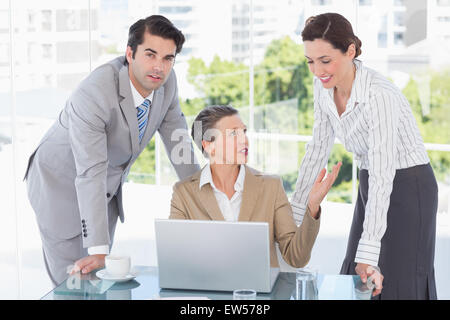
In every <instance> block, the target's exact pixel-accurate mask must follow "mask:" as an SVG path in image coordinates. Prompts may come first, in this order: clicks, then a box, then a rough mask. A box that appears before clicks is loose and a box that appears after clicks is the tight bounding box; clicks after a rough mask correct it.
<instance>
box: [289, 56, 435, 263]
mask: <svg viewBox="0 0 450 320" xmlns="http://www.w3.org/2000/svg"><path fill="white" fill-rule="evenodd" d="M355 65H356V74H355V80H354V82H353V86H352V91H351V95H350V98H349V100H348V102H347V105H346V108H345V112H344V113H342V114H341V116H340V117H339V114H338V113H337V109H336V104H335V102H334V98H333V95H334V88H331V89H325V88H324V87H323V85H322V83H321V82H320V80H319V79H318V78H317V77H314V127H313V138H312V140H311V141H310V142H309V143H308V144H307V145H306V154H305V156H304V158H303V160H302V163H301V165H300V169H299V175H298V179H297V184H296V188H295V192H294V194H293V195H292V199H291V205H292V209H293V213H294V219H295V220H296V222H297V223H301V221H302V219H303V215H304V212H305V208H306V204H307V201H308V196H309V193H310V191H311V188H312V186H313V184H314V181H315V179H316V178H317V176H318V174H319V172H320V170H321V169H322V168H324V167H325V166H326V165H327V162H328V158H329V155H330V152H331V149H332V148H333V144H334V140H335V137H336V138H338V139H339V140H340V141H341V142H342V144H343V145H344V147H345V149H346V150H347V151H349V152H352V153H353V155H354V159H355V160H356V162H357V165H358V167H359V168H360V169H367V170H368V171H369V191H368V199H367V204H366V208H365V219H364V223H363V232H362V235H361V239H360V241H359V244H358V249H357V252H356V258H355V262H356V263H366V264H369V265H375V266H377V265H378V259H379V255H380V248H381V239H382V237H383V235H384V233H385V231H386V227H387V211H388V208H389V201H390V195H391V192H392V185H393V180H394V176H395V171H396V170H397V169H403V168H409V167H413V166H416V165H421V164H426V163H428V162H429V161H430V160H429V158H428V155H427V152H426V150H425V146H424V143H423V139H422V137H421V135H420V132H419V129H418V127H417V124H416V121H415V118H414V115H413V113H412V110H411V107H410V105H409V103H408V100H407V99H406V98H405V97H404V96H403V94H402V93H401V91H400V90H399V89H398V88H397V87H395V85H394V84H392V83H391V82H390V81H389V80H387V79H386V78H385V77H384V76H382V75H381V74H379V73H378V72H376V71H374V70H371V69H369V68H366V67H365V66H363V64H362V62H361V61H359V60H355Z"/></svg>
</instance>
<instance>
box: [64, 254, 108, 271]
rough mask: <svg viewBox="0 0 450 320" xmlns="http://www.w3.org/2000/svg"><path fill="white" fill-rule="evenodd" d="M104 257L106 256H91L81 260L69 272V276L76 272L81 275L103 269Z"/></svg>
mask: <svg viewBox="0 0 450 320" xmlns="http://www.w3.org/2000/svg"><path fill="white" fill-rule="evenodd" d="M105 257H106V254H93V255H90V256H87V257H84V258H81V259H80V260H78V261H77V262H75V265H74V267H73V269H72V271H71V272H70V274H71V275H72V274H74V273H77V272H81V273H82V274H86V273H89V272H91V271H93V270H95V269H99V268H103V267H104V266H105Z"/></svg>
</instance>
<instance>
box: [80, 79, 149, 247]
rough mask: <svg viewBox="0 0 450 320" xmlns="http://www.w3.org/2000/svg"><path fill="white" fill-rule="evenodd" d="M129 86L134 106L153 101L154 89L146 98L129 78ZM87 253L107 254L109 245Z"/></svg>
mask: <svg viewBox="0 0 450 320" xmlns="http://www.w3.org/2000/svg"><path fill="white" fill-rule="evenodd" d="M130 87H131V94H132V96H133V102H134V106H135V107H136V108H137V107H139V106H140V105H141V104H142V103H143V102H144V100H145V99H148V100H150V102H151V101H153V93H154V91H152V93H150V94H149V95H148V96H147V97H146V98H143V97H142V96H141V94H140V93H139V92H138V91H137V90H136V88H135V87H134V85H133V83H132V82H131V80H130ZM149 113H150V112H147V117H148V114H149ZM136 117H137V111H136ZM88 254H89V255H93V254H109V245H107V244H105V245H100V246H94V247H89V248H88Z"/></svg>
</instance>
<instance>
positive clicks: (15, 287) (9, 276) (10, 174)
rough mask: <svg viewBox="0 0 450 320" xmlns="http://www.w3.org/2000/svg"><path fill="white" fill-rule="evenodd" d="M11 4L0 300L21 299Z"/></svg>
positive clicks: (4, 57)
mask: <svg viewBox="0 0 450 320" xmlns="http://www.w3.org/2000/svg"><path fill="white" fill-rule="evenodd" d="M9 22H10V19H9V5H8V2H7V1H1V2H0V100H1V101H2V104H1V107H0V177H2V179H1V180H0V203H1V208H2V211H1V212H2V232H1V233H0V243H2V245H1V246H0V274H2V275H3V283H2V285H1V286H0V299H18V298H19V280H18V267H19V266H18V265H17V250H16V249H17V242H16V239H17V238H16V230H17V228H16V210H15V209H16V208H15V203H14V196H15V194H14V192H15V188H14V183H15V181H14V171H13V170H12V168H14V154H13V151H14V149H13V145H12V141H13V139H12V134H13V122H12V120H13V109H12V105H11V78H10V63H9V61H10V34H9V31H10V30H9Z"/></svg>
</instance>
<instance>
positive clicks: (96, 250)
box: [88, 245, 109, 256]
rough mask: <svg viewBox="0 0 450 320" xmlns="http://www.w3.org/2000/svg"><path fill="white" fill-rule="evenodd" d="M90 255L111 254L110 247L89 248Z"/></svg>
mask: <svg viewBox="0 0 450 320" xmlns="http://www.w3.org/2000/svg"><path fill="white" fill-rule="evenodd" d="M88 254H89V255H90V256H91V255H93V254H109V245H104V246H95V247H89V248H88Z"/></svg>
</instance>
